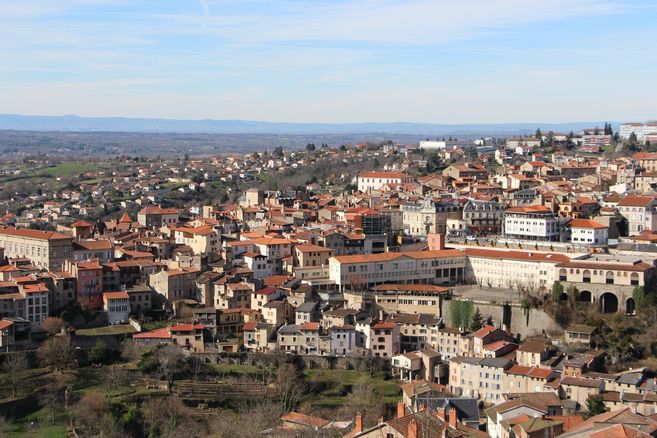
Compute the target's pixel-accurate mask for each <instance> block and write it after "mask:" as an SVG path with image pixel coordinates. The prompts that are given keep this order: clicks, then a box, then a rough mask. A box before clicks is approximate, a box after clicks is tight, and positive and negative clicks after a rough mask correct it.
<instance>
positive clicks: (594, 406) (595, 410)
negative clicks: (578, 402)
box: [583, 395, 607, 419]
mask: <svg viewBox="0 0 657 438" xmlns="http://www.w3.org/2000/svg"><path fill="white" fill-rule="evenodd" d="M606 411H607V408H606V407H605V401H604V399H603V398H602V396H601V395H591V396H589V398H587V399H586V411H584V414H583V415H584V418H586V419H588V418H591V417H595V416H596V415H600V414H603V413H605V412H606Z"/></svg>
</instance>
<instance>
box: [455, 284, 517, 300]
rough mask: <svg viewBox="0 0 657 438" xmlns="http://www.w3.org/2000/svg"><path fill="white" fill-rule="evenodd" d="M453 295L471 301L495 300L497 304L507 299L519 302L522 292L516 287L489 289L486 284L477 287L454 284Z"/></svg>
mask: <svg viewBox="0 0 657 438" xmlns="http://www.w3.org/2000/svg"><path fill="white" fill-rule="evenodd" d="M454 295H455V296H460V297H463V298H470V299H471V300H473V301H489V302H490V301H495V302H496V303H499V304H502V303H505V302H507V301H510V302H512V303H520V301H522V294H521V293H519V292H518V291H517V290H516V289H514V290H511V289H507V288H504V289H489V288H487V287H486V286H484V287H482V288H479V286H478V285H473V286H456V287H455V288H454Z"/></svg>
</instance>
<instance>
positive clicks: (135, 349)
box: [121, 339, 141, 362]
mask: <svg viewBox="0 0 657 438" xmlns="http://www.w3.org/2000/svg"><path fill="white" fill-rule="evenodd" d="M140 350H141V349H140V348H139V346H138V345H137V344H136V343H135V341H133V340H132V339H125V340H124V341H123V342H121V359H123V360H124V361H126V362H132V361H135V360H137V359H139V358H140V357H141V351H140Z"/></svg>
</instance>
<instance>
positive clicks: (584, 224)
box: [570, 219, 608, 229]
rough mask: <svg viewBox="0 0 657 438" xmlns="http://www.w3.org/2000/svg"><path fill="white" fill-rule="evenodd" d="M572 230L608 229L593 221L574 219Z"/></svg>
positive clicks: (571, 225)
mask: <svg viewBox="0 0 657 438" xmlns="http://www.w3.org/2000/svg"><path fill="white" fill-rule="evenodd" d="M570 228H593V229H604V228H608V227H607V226H606V225H603V224H601V223H600V222H596V221H594V220H591V219H573V220H571V221H570Z"/></svg>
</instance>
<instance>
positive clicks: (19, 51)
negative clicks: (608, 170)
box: [0, 0, 657, 123]
mask: <svg viewBox="0 0 657 438" xmlns="http://www.w3.org/2000/svg"><path fill="white" fill-rule="evenodd" d="M656 54H657V1H655V0H644V1H641V0H461V1H454V0H448V1H443V0H403V1H394V0H376V1H373V0H331V1H324V0H313V1H301V0H280V1H266V0H263V1H255V0H254V1H251V0H244V1H238V0H226V1H222V0H201V1H196V0H144V1H142V0H0V113H4V114H30V115H64V114H77V115H80V116H125V117H156V118H178V119H242V120H263V121H276V122H399V121H406V122H428V123H505V122H545V123H559V122H571V121H600V120H613V121H618V122H624V121H644V120H648V119H656V118H657V56H656Z"/></svg>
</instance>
